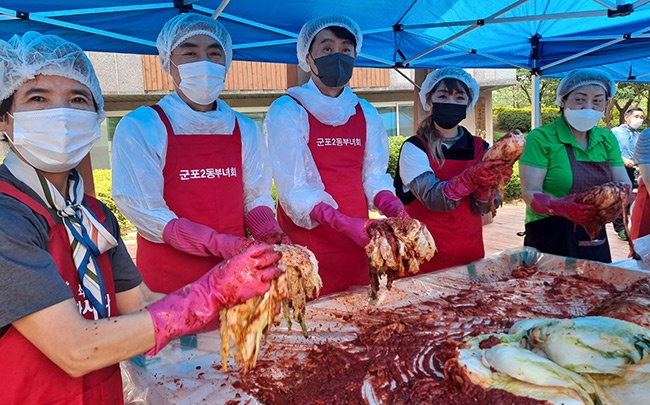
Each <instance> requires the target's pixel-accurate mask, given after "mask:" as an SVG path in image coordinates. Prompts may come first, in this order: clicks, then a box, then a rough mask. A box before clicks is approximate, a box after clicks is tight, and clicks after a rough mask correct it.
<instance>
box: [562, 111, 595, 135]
mask: <svg viewBox="0 0 650 405" xmlns="http://www.w3.org/2000/svg"><path fill="white" fill-rule="evenodd" d="M603 114H605V111H596V110H592V109H590V108H587V109H583V110H569V109H568V108H565V109H564V118H565V119H566V121H567V122H568V123H569V125H571V126H572V127H573V128H575V129H577V130H578V131H589V130H590V129H591V128H593V127H595V126H596V125H597V124H598V121H600V119H601V118H602V117H603Z"/></svg>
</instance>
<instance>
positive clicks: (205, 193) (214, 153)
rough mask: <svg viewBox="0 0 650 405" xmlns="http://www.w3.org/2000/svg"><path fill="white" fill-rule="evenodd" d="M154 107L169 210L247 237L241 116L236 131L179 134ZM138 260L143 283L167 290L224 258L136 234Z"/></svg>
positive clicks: (199, 274) (185, 282)
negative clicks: (161, 133)
mask: <svg viewBox="0 0 650 405" xmlns="http://www.w3.org/2000/svg"><path fill="white" fill-rule="evenodd" d="M152 108H153V109H154V110H156V112H157V113H158V115H159V116H160V119H161V120H162V122H163V123H164V124H165V127H166V128H167V155H166V161H165V168H164V169H163V177H164V179H165V180H164V186H163V187H164V192H163V197H164V199H165V202H166V203H167V206H168V207H169V209H170V210H172V211H173V212H174V213H175V214H176V215H177V216H178V217H179V218H187V219H189V220H190V221H194V222H196V223H199V224H202V225H206V226H209V227H210V228H212V229H214V230H216V231H217V232H219V233H226V234H231V235H237V236H246V231H245V230H244V181H243V177H242V176H243V173H242V144H241V132H240V131H239V123H238V122H237V119H235V128H234V130H233V133H232V135H179V136H176V135H175V134H174V130H173V129H172V125H171V123H170V122H169V119H168V118H167V115H165V112H164V111H163V110H162V108H160V106H158V105H154V106H152ZM136 260H137V265H138V269H139V270H140V274H142V278H143V279H144V282H145V284H147V286H148V287H149V288H150V289H151V290H153V291H157V292H161V293H166V294H167V293H170V292H172V291H176V290H178V289H179V288H181V287H183V286H185V285H186V284H188V283H191V282H193V281H196V280H197V279H199V278H200V277H201V276H202V275H204V274H205V273H207V271H208V270H210V269H211V268H212V267H214V266H215V265H216V264H218V263H219V262H220V261H221V260H222V258H220V257H213V256H212V257H201V256H194V255H190V254H187V253H185V252H181V251H180V250H176V249H174V248H173V247H172V246H170V245H167V244H165V243H154V242H150V241H148V240H146V239H145V238H143V237H141V236H140V235H138V245H137V253H136Z"/></svg>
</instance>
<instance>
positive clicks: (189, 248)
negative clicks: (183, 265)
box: [163, 218, 259, 259]
mask: <svg viewBox="0 0 650 405" xmlns="http://www.w3.org/2000/svg"><path fill="white" fill-rule="evenodd" d="M163 241H165V243H167V244H168V245H172V246H173V247H174V248H175V249H177V250H180V251H181V252H185V253H189V254H191V255H195V256H217V257H223V258H224V259H230V258H231V257H233V256H235V255H238V254H239V253H241V252H243V251H244V250H245V249H246V248H248V247H249V246H252V245H254V244H258V243H259V242H256V241H254V240H252V239H248V238H243V237H240V236H234V235H229V234H225V233H218V232H217V231H215V230H214V229H212V228H210V227H209V226H205V225H201V224H197V223H196V222H192V221H190V220H189V219H187V218H178V219H172V220H171V221H169V222H168V223H167V225H166V226H165V229H164V230H163Z"/></svg>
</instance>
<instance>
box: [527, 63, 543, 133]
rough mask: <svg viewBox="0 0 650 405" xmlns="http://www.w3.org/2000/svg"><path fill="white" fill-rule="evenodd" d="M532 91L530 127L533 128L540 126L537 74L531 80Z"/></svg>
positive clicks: (539, 98)
mask: <svg viewBox="0 0 650 405" xmlns="http://www.w3.org/2000/svg"><path fill="white" fill-rule="evenodd" d="M531 86H532V90H533V91H532V93H533V105H532V107H533V108H532V111H531V115H530V129H535V128H537V127H539V126H540V123H541V122H542V108H541V97H540V93H539V76H537V75H533V77H532V80H531Z"/></svg>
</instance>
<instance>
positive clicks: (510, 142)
mask: <svg viewBox="0 0 650 405" xmlns="http://www.w3.org/2000/svg"><path fill="white" fill-rule="evenodd" d="M524 146H526V138H524V134H522V133H521V132H519V130H516V131H512V132H508V133H507V134H505V135H504V136H502V137H501V138H499V139H497V141H496V142H494V145H492V147H491V148H490V149H488V150H487V151H485V154H484V155H483V158H482V159H481V160H482V161H484V162H488V161H498V160H500V161H502V162H504V163H505V164H506V166H509V167H513V166H514V164H515V162H517V161H518V160H519V158H520V157H521V155H523V153H524ZM505 185H506V179H505V177H504V176H503V175H501V176H500V179H499V181H498V183H497V186H496V188H495V189H493V190H491V195H490V203H491V205H490V208H491V210H492V215H496V206H495V205H494V197H495V196H494V192H495V191H496V192H498V193H499V196H500V198H501V201H503V198H504V196H505Z"/></svg>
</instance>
